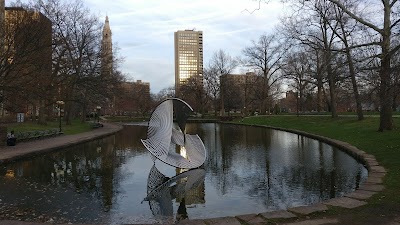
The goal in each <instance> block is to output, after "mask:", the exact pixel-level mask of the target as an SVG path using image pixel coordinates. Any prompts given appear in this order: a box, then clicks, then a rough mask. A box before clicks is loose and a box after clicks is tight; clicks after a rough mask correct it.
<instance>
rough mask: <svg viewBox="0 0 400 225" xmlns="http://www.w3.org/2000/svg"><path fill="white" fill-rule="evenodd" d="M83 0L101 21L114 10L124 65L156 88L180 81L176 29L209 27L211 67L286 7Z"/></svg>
mask: <svg viewBox="0 0 400 225" xmlns="http://www.w3.org/2000/svg"><path fill="white" fill-rule="evenodd" d="M11 2H14V0H6V6H8V5H10V4H11ZM22 2H26V1H25V0H24V1H22ZM83 2H84V4H85V6H86V7H88V8H89V9H90V11H91V13H92V14H94V15H97V16H98V17H99V21H100V22H102V23H104V21H105V17H106V16H108V18H109V22H110V27H111V30H112V32H113V33H112V40H113V45H114V46H115V47H117V48H119V50H118V51H117V52H116V53H115V54H116V55H117V56H118V57H122V58H124V62H123V63H122V64H121V66H120V68H119V70H120V71H121V72H122V73H124V74H127V79H128V80H130V81H136V80H142V81H144V82H149V83H150V87H151V93H155V94H156V93H158V92H159V91H160V90H161V89H163V88H168V87H173V86H174V85H175V62H174V32H175V31H178V30H185V29H195V30H200V31H203V35H204V67H207V65H208V62H209V60H210V58H211V56H212V54H213V53H214V52H216V51H218V50H219V49H222V50H224V51H225V52H226V53H228V54H229V55H231V56H232V57H236V56H239V55H240V54H241V51H242V49H243V48H244V47H246V46H249V45H251V41H252V40H256V39H258V38H259V36H260V35H262V34H264V33H270V32H272V30H273V29H274V27H275V26H276V25H277V24H278V23H279V18H278V17H279V16H280V15H282V13H283V12H284V11H285V7H284V6H283V5H282V4H281V3H280V2H279V1H274V2H272V1H271V2H269V3H268V4H266V3H265V2H264V1H261V4H260V5H259V1H255V0H241V1H237V2H235V3H232V2H231V1H229V0H220V1H211V0H203V1H200V0H194V1H178V0H171V1H161V0H135V1H127V0H114V1H97V0H83ZM259 6H261V7H260V8H259ZM237 72H239V71H237Z"/></svg>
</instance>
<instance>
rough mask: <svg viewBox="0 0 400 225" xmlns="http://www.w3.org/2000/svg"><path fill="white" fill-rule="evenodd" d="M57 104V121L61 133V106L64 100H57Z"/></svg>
mask: <svg viewBox="0 0 400 225" xmlns="http://www.w3.org/2000/svg"><path fill="white" fill-rule="evenodd" d="M56 103H57V105H58V123H59V131H58V132H59V133H61V106H63V105H64V101H57V102H56Z"/></svg>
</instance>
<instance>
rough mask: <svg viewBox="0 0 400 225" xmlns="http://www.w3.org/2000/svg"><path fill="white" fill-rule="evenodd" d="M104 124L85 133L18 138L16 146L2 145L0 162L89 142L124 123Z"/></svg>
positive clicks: (116, 130)
mask: <svg viewBox="0 0 400 225" xmlns="http://www.w3.org/2000/svg"><path fill="white" fill-rule="evenodd" d="M103 125H104V126H103V127H100V128H96V129H93V130H91V131H88V132H84V133H79V134H74V135H59V136H57V137H51V138H45V139H39V140H35V141H29V142H21V143H18V140H17V145H15V146H0V163H4V162H9V161H13V160H17V159H20V158H25V157H30V156H35V155H39V154H43V153H46V152H50V151H54V150H58V149H60V148H65V147H69V146H73V145H76V144H80V143H83V142H87V141H90V140H93V139H96V138H102V137H105V136H108V135H110V134H113V133H116V132H118V131H119V130H121V129H122V125H119V124H115V123H103Z"/></svg>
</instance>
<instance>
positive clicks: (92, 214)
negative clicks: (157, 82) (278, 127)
mask: <svg viewBox="0 0 400 225" xmlns="http://www.w3.org/2000/svg"><path fill="white" fill-rule="evenodd" d="M187 129H188V132H190V133H196V134H199V136H200V137H201V138H202V140H204V145H205V146H206V149H207V151H208V152H207V155H208V157H207V160H206V162H205V164H204V168H203V169H204V171H203V172H202V173H205V175H204V179H203V180H202V181H201V182H200V184H199V186H198V188H194V189H190V190H186V191H185V195H179V194H176V193H179V190H180V188H178V186H179V185H178V183H177V182H175V183H170V184H169V185H168V188H166V190H168V193H169V194H170V195H171V196H170V199H171V200H169V201H166V202H165V205H168V207H171V202H172V207H173V208H172V209H171V208H169V209H168V208H167V207H166V208H164V209H162V210H164V211H163V212H160V214H157V213H154V212H153V211H152V210H154V209H156V206H154V207H153V206H152V207H153V208H152V209H150V208H149V205H148V204H144V203H141V202H142V200H143V198H144V197H145V196H146V195H148V194H150V195H149V197H150V196H151V192H149V193H147V192H148V190H147V182H148V178H149V177H148V175H149V171H151V170H152V169H151V168H152V166H153V161H152V160H151V157H150V154H149V153H148V151H147V149H146V148H145V147H143V145H142V143H141V142H140V139H141V138H145V137H146V131H147V127H146V126H138V125H135V126H126V127H125V128H124V129H123V130H122V131H121V132H119V133H117V134H115V135H112V136H110V137H107V138H104V139H98V140H94V141H91V142H88V143H84V144H81V145H78V146H74V147H70V148H68V149H65V151H64V150H60V151H56V152H53V153H48V154H45V155H40V156H38V157H34V158H31V159H26V160H21V161H17V162H13V163H9V164H2V165H1V166H0V219H14V220H27V221H39V222H46V221H53V223H68V222H71V223H80V224H85V223H86V224H96V223H100V224H135V223H141V224H143V223H153V222H157V220H156V219H155V216H154V215H169V219H170V220H171V215H173V216H172V219H173V220H178V219H179V218H185V217H189V219H191V220H192V219H203V218H213V217H224V216H235V215H243V214H251V213H263V212H266V211H272V210H279V209H286V208H288V207H295V206H300V205H309V204H313V203H316V202H320V201H323V200H326V199H329V198H332V197H340V196H343V195H344V194H346V193H348V192H351V191H352V190H354V189H356V188H357V187H359V185H360V184H362V183H363V182H365V180H366V178H367V175H368V171H367V170H366V168H365V167H364V166H363V165H362V164H360V163H359V162H357V161H356V160H354V159H353V158H352V157H350V156H349V155H348V154H346V153H344V152H342V151H339V150H337V149H335V148H334V147H332V146H329V145H327V144H324V143H321V142H319V141H316V140H312V139H309V138H306V137H303V136H300V135H296V134H291V133H287V132H282V131H275V130H269V129H264V128H257V127H246V126H235V125H229V124H212V123H210V124H188V126H187ZM156 166H157V169H158V170H159V171H161V172H162V174H163V176H164V177H175V176H176V175H177V174H181V173H182V171H180V170H177V169H175V168H173V167H170V166H166V165H162V164H161V165H159V164H157V162H156ZM188 179H189V177H187V178H186V179H181V180H180V181H179V182H188V181H189V180H188ZM162 180H164V179H162ZM203 181H204V182H203ZM156 184H158V183H156ZM185 185H187V184H185ZM154 188H155V186H154ZM184 190H185V189H184ZM174 193H175V194H174ZM174 195H175V196H174ZM159 200H160V199H159ZM160 201H161V200H160ZM149 202H150V201H149ZM157 204H159V205H161V203H157ZM163 205H164V204H163ZM160 210H161V209H160ZM168 210H169V211H168ZM171 211H172V212H173V214H171ZM161 213H162V214H161Z"/></svg>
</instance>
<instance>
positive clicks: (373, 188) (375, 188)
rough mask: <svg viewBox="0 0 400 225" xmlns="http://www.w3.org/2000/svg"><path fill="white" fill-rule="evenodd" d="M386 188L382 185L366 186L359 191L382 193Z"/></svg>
mask: <svg viewBox="0 0 400 225" xmlns="http://www.w3.org/2000/svg"><path fill="white" fill-rule="evenodd" d="M384 188H385V186H383V185H381V184H364V185H362V186H361V187H360V188H359V190H364V191H375V192H378V191H382V190H383V189H384Z"/></svg>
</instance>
